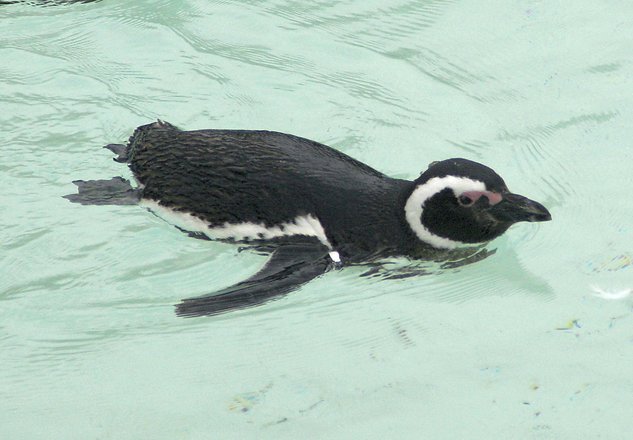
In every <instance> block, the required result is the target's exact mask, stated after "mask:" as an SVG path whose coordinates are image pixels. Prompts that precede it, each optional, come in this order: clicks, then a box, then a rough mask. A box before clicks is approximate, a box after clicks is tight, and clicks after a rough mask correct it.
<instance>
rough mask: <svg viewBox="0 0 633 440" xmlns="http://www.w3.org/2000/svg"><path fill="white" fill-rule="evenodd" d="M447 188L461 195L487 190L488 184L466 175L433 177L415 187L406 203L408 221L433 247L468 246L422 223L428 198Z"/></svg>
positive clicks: (452, 247)
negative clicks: (437, 232) (429, 228)
mask: <svg viewBox="0 0 633 440" xmlns="http://www.w3.org/2000/svg"><path fill="white" fill-rule="evenodd" d="M445 188H450V189H452V190H453V192H454V193H455V195H457V196H459V195H460V194H462V193H464V192H466V191H485V190H486V185H485V184H484V183H483V182H480V181H479V180H473V179H468V178H466V177H455V176H444V177H433V178H431V179H429V180H428V181H427V182H426V183H424V184H422V185H419V186H418V187H417V188H415V189H414V190H413V192H412V193H411V195H410V196H409V198H408V199H407V203H406V204H405V205H404V212H405V216H406V219H407V222H408V223H409V226H411V229H412V230H413V232H414V233H415V235H416V236H417V237H418V238H419V239H420V240H422V241H423V242H425V243H428V244H430V245H431V246H433V247H436V248H442V249H455V248H456V247H458V246H467V245H468V244H467V243H462V242H460V241H455V240H451V239H448V238H444V237H440V236H439V235H435V234H433V233H432V232H431V231H429V230H428V229H427V228H426V226H424V225H423V224H422V221H421V219H422V211H423V210H424V204H425V203H426V201H427V200H428V199H430V198H431V197H433V196H434V195H435V194H437V193H438V192H440V191H442V190H443V189H445Z"/></svg>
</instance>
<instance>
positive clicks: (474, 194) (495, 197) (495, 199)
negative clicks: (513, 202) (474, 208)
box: [461, 191, 503, 205]
mask: <svg viewBox="0 0 633 440" xmlns="http://www.w3.org/2000/svg"><path fill="white" fill-rule="evenodd" d="M461 195H463V196H466V197H468V198H470V199H471V200H472V201H473V203H474V202H476V201H477V200H479V198H480V197H482V196H483V197H486V198H487V199H488V203H490V204H491V205H496V204H497V203H499V202H500V201H501V200H503V196H502V195H501V194H499V193H496V192H492V191H465V192H463V193H462V194H461Z"/></svg>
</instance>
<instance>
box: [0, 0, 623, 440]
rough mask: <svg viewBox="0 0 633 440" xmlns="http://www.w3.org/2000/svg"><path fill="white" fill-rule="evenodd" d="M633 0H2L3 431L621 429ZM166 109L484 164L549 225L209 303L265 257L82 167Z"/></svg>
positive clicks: (414, 168) (398, 154)
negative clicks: (411, 261)
mask: <svg viewBox="0 0 633 440" xmlns="http://www.w3.org/2000/svg"><path fill="white" fill-rule="evenodd" d="M632 36H633V4H632V3H631V2H628V1H620V2H618V1H610V2H589V1H584V2H581V1H576V2H542V1H525V2H519V1H496V2H479V1H475V0H470V1H413V0H410V1H405V0H397V1H392V2H386V1H382V2H381V1H348V2H336V1H322V2H301V1H292V0H274V1H247V0H245V1H217V2H208V1H203V0H189V1H149V0H144V1H136V0H135V1H134V2H131V1H122V0H104V1H102V2H99V3H91V4H75V5H71V6H57V7H37V6H29V5H24V4H23V5H9V6H0V106H1V107H0V149H1V150H0V151H1V152H2V159H1V161H0V188H1V193H0V194H1V196H0V208H1V209H2V211H1V212H2V214H1V216H0V219H1V228H0V246H1V247H2V249H1V254H0V277H1V278H0V438H2V439H141V438H147V439H189V438H192V439H238V438H239V439H243V438H270V439H296V438H328V439H329V438H336V439H347V438H350V439H351V438H354V439H355V438H363V439H369V438H377V439H384V438H399V439H422V438H424V439H427V438H428V439H458V438H459V439H462V438H463V439H479V438H485V439H510V438H529V439H572V438H573V439H595V438H604V439H628V438H630V435H631V434H630V432H631V425H632V424H633V422H631V419H632V416H633V378H632V374H631V373H632V371H633V369H632V368H633V367H632V365H633V327H632V326H633V313H632V312H633V311H632V302H631V299H630V298H625V299H622V300H606V299H603V298H599V297H596V296H594V294H593V291H592V289H591V286H592V285H597V286H599V287H600V288H602V289H604V290H607V291H621V290H623V289H630V288H633V266H632V264H633V227H632V219H633V201H632V198H631V186H632V184H633V162H632V161H633V149H632V144H633V123H632V121H633V51H632V50H631V48H632V44H633V39H632ZM159 117H160V118H162V119H165V120H167V121H170V122H172V123H174V124H176V125H179V126H181V127H182V128H185V129H195V128H213V127H217V128H266V129H271V130H279V131H285V132H290V133H294V134H297V135H300V136H304V137H308V138H311V139H314V140H317V141H320V142H323V143H326V144H330V145H333V146H335V147H336V148H339V149H340V150H342V151H344V152H346V153H348V154H350V155H352V156H354V157H356V158H358V159H360V160H362V161H364V162H366V163H368V164H370V165H372V166H374V167H376V168H378V169H380V170H382V171H384V172H386V173H388V174H391V175H394V176H398V177H406V178H413V177H415V176H416V175H417V174H418V173H419V171H420V170H422V169H424V168H425V167H426V165H427V164H428V163H429V162H431V161H433V160H438V159H443V158H447V157H454V156H464V157H468V158H471V159H474V160H478V161H481V162H484V163H486V164H488V165H490V166H492V167H493V168H495V169H496V170H497V171H498V172H499V173H500V174H501V175H502V176H503V177H504V178H505V180H506V182H507V183H508V184H509V186H510V188H511V189H512V190H513V191H516V192H519V193H523V194H525V195H527V196H529V197H532V198H534V199H536V200H539V201H541V202H543V203H544V204H545V205H546V206H547V207H548V208H550V210H551V212H552V214H553V217H554V221H552V222H550V223H544V224H539V225H535V224H522V225H518V226H515V227H514V228H513V229H512V230H511V231H510V232H509V233H508V234H506V236H505V237H503V238H502V239H500V240H497V241H496V242H495V243H493V245H492V246H491V247H496V248H498V251H497V253H496V255H494V256H493V257H491V258H488V259H486V260H484V261H482V262H480V263H478V264H475V265H471V266H468V267H465V268H462V269H460V270H455V271H448V272H444V273H442V274H435V275H432V276H426V277H421V278H412V279H407V280H399V281H381V280H377V279H367V278H360V277H359V274H360V273H361V272H362V271H361V269H359V268H356V269H355V268H352V269H349V270H344V271H340V272H335V273H329V274H327V275H326V276H324V277H322V278H320V279H318V280H315V281H313V282H311V283H309V284H308V285H306V286H305V287H304V288H302V289H301V290H299V291H297V292H295V293H293V294H292V295H289V296H288V297H286V298H285V299H282V300H280V301H276V302H273V303H270V304H268V305H265V306H263V307H259V308H256V309H251V310H247V311H242V312H238V313H233V314H228V315H223V316H219V317H213V318H200V319H189V320H186V319H181V318H177V317H176V316H175V315H174V314H173V308H172V305H173V304H174V303H176V302H178V300H180V299H181V298H183V297H190V296H195V295H200V294H204V293H208V292H211V291H214V290H217V289H218V288H220V287H223V286H225V285H228V284H231V283H233V282H236V281H238V280H240V279H243V278H245V277H247V276H248V275H249V274H251V273H253V272H254V271H255V270H256V269H257V267H258V266H259V265H261V264H262V262H263V259H262V257H259V256H256V255H252V254H248V253H240V254H238V253H237V251H236V249H235V247H232V246H228V245H222V244H217V243H210V242H204V241H200V240H194V239H190V238H188V237H186V236H185V235H184V234H182V233H180V232H179V231H177V230H176V229H175V228H173V227H171V226H170V225H168V224H166V223H164V222H162V221H160V220H159V219H157V218H156V217H154V216H152V215H150V214H148V213H147V212H146V211H143V210H142V209H138V208H135V207H83V206H79V205H73V204H70V203H68V202H67V201H66V200H65V199H62V198H61V196H62V195H64V194H67V193H69V192H73V191H74V187H73V185H72V184H71V183H70V182H71V181H72V180H73V179H79V178H81V179H91V178H109V177H112V176H115V175H121V174H122V173H123V175H124V176H126V177H129V172H128V171H127V170H125V169H124V167H122V166H121V165H119V164H116V163H114V162H113V161H112V160H111V155H110V154H109V152H107V151H105V150H102V149H100V148H99V147H100V146H101V145H104V144H106V143H111V142H120V141H124V140H125V139H126V138H127V136H129V135H130V134H131V132H132V130H133V129H134V127H136V126H137V125H140V124H144V123H147V122H149V121H151V120H153V119H155V118H159Z"/></svg>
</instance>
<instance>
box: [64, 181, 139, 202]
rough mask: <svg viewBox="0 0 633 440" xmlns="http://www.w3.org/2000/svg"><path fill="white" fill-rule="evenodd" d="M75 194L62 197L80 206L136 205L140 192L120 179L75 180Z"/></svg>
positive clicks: (128, 182)
mask: <svg viewBox="0 0 633 440" xmlns="http://www.w3.org/2000/svg"><path fill="white" fill-rule="evenodd" d="M73 183H74V184H75V185H77V191H78V192H77V194H68V195H65V196H63V197H64V198H65V199H68V200H70V201H71V202H73V203H81V204H82V205H136V204H137V203H138V202H139V200H140V198H141V197H140V190H138V189H134V188H132V186H131V185H130V181H129V180H126V179H124V178H122V177H113V178H112V179H110V180H75V181H74V182H73Z"/></svg>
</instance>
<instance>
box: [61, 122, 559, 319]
mask: <svg viewBox="0 0 633 440" xmlns="http://www.w3.org/2000/svg"><path fill="white" fill-rule="evenodd" d="M105 148H108V149H109V150H111V151H112V152H114V153H115V154H116V155H117V157H116V158H115V159H114V160H115V161H117V162H120V163H125V164H127V165H128V166H129V168H130V170H131V171H132V173H133V175H134V178H135V180H136V183H137V185H136V186H135V187H133V186H132V185H131V183H130V182H129V181H128V180H126V179H124V178H122V177H114V178H112V179H109V180H91V181H83V180H77V181H74V182H73V183H74V184H75V185H76V186H77V188H78V192H77V193H75V194H69V195H66V196H64V197H65V198H67V199H68V200H70V201H71V202H75V203H80V204H84V205H140V206H142V207H144V208H146V209H148V210H149V211H151V212H152V213H154V214H155V215H157V216H159V217H161V218H163V219H165V220H167V221H168V222H170V223H173V224H174V225H175V226H176V227H178V228H179V229H181V230H182V231H184V232H186V233H188V234H189V235H191V236H193V237H196V238H202V239H209V240H219V241H225V242H230V243H237V244H241V245H244V246H247V247H248V248H252V249H254V250H256V251H258V252H260V253H265V254H268V255H270V257H269V259H268V260H267V262H266V263H265V265H264V266H263V268H262V269H261V270H259V272H257V273H256V274H255V275H253V276H251V277H250V278H248V279H246V280H244V281H241V282H239V283H237V284H235V285H233V286H230V287H227V288H225V289H222V290H220V291H217V292H214V293H212V294H209V295H204V296H201V297H196V298H188V299H184V300H182V302H181V303H179V304H177V305H176V313H177V314H178V315H180V316H185V317H192V316H204V315H215V314H218V313H223V312H227V311H231V310H235V309H242V308H245V307H250V306H255V305H259V304H262V303H265V302H267V301H269V300H271V299H273V298H277V297H280V296H282V295H285V294H287V293H288V292H290V291H292V290H294V289H296V288H298V287H299V286H301V285H303V284H304V283H306V282H308V281H310V280H312V279H314V278H316V277H318V276H320V275H322V274H323V273H325V272H327V271H328V270H331V269H335V268H342V267H345V266H349V265H357V264H368V263H371V262H376V261H379V260H381V259H385V258H389V257H408V258H410V259H416V260H433V261H442V260H444V259H450V258H454V256H455V255H456V254H457V253H459V252H466V253H465V255H471V254H473V253H474V252H475V251H476V250H480V249H481V248H482V247H483V246H485V245H486V244H487V243H488V242H490V241H491V240H493V239H495V238H496V237H499V236H500V235H502V234H503V233H504V232H505V231H506V230H507V229H508V228H509V227H510V226H512V225H513V224H515V223H517V222H524V221H525V222H543V221H548V220H551V215H550V213H549V211H548V210H547V209H546V208H545V207H544V206H543V205H542V204H540V203H538V202H536V201H534V200H530V199H528V198H527V197H524V196H521V195H518V194H514V193H512V192H510V191H509V190H508V187H507V186H506V184H505V182H504V180H503V179H502V178H501V177H500V176H499V175H498V174H497V173H496V172H495V171H494V170H492V169H491V168H489V167H487V166H485V165H482V164H480V163H477V162H474V161H471V160H468V159H463V158H452V159H447V160H442V161H437V162H433V163H431V164H430V165H429V167H428V169H426V170H425V171H423V172H422V173H421V174H420V176H419V177H418V178H417V179H415V180H413V181H411V180H405V179H397V178H392V177H388V176H386V175H385V174H383V173H381V172H380V171H377V170H375V169H374V168H371V167H370V166H368V165H366V164H364V163H362V162H360V161H358V160H356V159H353V158H352V157H350V156H348V155H346V154H343V153H341V152H340V151H337V150H335V149H333V148H331V147H328V146H326V145H323V144H320V143H318V142H315V141H311V140H308V139H304V138H301V137H297V136H293V135H290V134H285V133H280V132H274V131H257V130H220V129H210V130H195V131H183V130H180V129H178V128H177V127H175V126H173V125H171V124H169V123H167V122H163V121H160V120H159V121H157V122H154V123H151V124H147V125H143V126H140V127H138V128H137V129H136V130H135V131H134V133H133V135H132V136H131V137H130V139H129V141H128V143H127V144H126V145H123V144H110V145H106V147H105Z"/></svg>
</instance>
